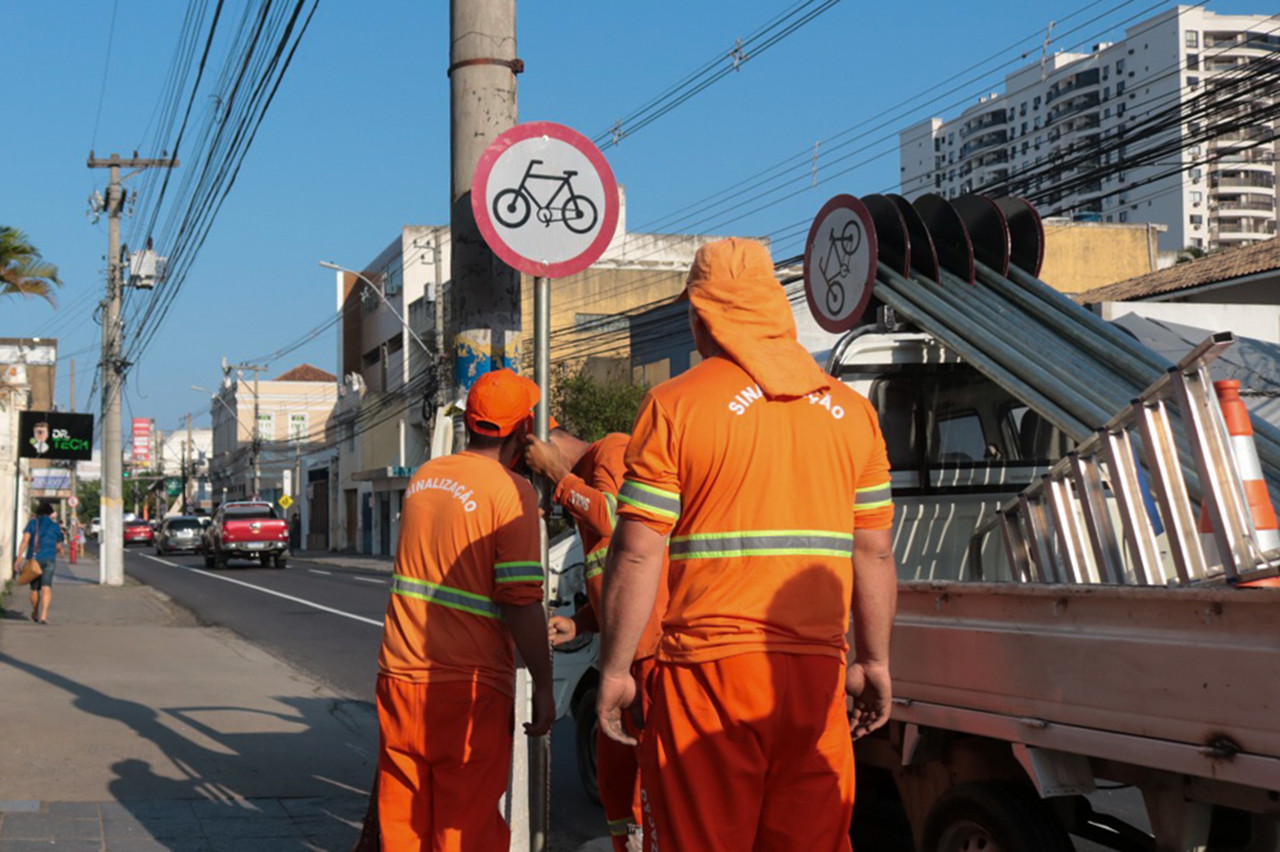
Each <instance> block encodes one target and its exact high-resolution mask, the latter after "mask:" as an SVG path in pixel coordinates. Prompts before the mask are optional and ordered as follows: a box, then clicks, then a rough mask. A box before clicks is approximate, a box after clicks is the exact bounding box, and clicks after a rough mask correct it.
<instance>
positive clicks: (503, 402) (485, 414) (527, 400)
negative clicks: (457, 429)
mask: <svg viewBox="0 0 1280 852" xmlns="http://www.w3.org/2000/svg"><path fill="white" fill-rule="evenodd" d="M541 396H542V394H541V392H539V390H538V386H537V385H536V384H534V383H533V382H531V381H529V380H528V379H526V378H524V377H523V376H517V375H516V374H515V373H514V372H512V371H511V370H494V371H492V372H489V373H485V374H484V375H483V376H481V377H480V378H479V379H478V380H476V383H475V384H474V385H472V386H471V391H470V392H469V393H468V394H467V415H466V420H467V428H468V429H470V430H471V431H472V432H475V433H477V434H480V435H490V436H493V437H495V438H505V437H506V436H507V435H510V434H511V433H512V432H514V431H515V430H516V427H517V426H519V425H520V424H522V423H524V422H525V421H526V420H528V419H529V414H530V412H531V411H532V410H533V407H534V406H535V405H537V404H538V400H539V399H540V398H541Z"/></svg>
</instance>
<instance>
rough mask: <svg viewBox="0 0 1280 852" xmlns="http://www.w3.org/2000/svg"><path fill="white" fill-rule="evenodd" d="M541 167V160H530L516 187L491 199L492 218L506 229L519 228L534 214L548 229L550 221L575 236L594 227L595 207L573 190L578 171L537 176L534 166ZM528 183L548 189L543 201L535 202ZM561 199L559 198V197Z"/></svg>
mask: <svg viewBox="0 0 1280 852" xmlns="http://www.w3.org/2000/svg"><path fill="white" fill-rule="evenodd" d="M542 164H543V161H542V160H530V161H529V165H528V167H527V168H526V169H525V170H524V177H523V178H521V179H520V185H519V186H517V187H515V188H513V189H504V190H502V191H501V192H499V193H498V194H497V195H495V196H494V197H493V218H495V219H497V220H498V222H499V223H501V224H502V225H504V226H505V227H508V228H519V227H521V226H523V225H524V223H525V222H528V221H529V214H530V213H531V212H533V211H535V210H536V211H537V218H538V221H539V222H541V223H542V224H543V225H545V226H546V227H548V228H550V227H551V223H553V222H563V223H564V226H565V227H566V228H568V229H569V230H570V231H573V232H574V233H575V234H585V233H587V232H588V231H590V230H591V229H592V228H594V227H595V226H596V219H598V218H599V216H600V214H599V211H597V210H596V204H595V202H594V201H592V200H591V199H590V198H587V196H585V195H580V194H578V193H576V192H574V191H573V179H574V178H575V177H577V174H578V172H577V171H576V170H574V169H565V170H564V171H563V172H561V173H560V174H558V175H554V174H540V173H538V172H535V171H534V170H533V169H534V166H540V165H542ZM530 181H540V183H538V184H537V186H539V188H544V189H550V192H551V194H550V195H546V196H545V197H546V201H541V200H539V198H538V196H537V195H535V194H534V191H533V189H532V187H530ZM561 196H563V198H562V197H561Z"/></svg>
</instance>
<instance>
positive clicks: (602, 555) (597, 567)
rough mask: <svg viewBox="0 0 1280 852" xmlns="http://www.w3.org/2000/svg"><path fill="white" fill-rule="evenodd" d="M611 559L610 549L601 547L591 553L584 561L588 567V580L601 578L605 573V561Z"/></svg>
mask: <svg viewBox="0 0 1280 852" xmlns="http://www.w3.org/2000/svg"><path fill="white" fill-rule="evenodd" d="M608 558H609V548H607V547H601V548H597V549H596V550H593V551H591V552H590V553H588V554H587V557H586V558H585V559H583V560H582V562H583V565H585V566H586V569H587V570H586V578H587V579H588V580H590V579H592V578H594V577H599V576H600V575H601V574H603V573H604V563H605V560H606V559H608Z"/></svg>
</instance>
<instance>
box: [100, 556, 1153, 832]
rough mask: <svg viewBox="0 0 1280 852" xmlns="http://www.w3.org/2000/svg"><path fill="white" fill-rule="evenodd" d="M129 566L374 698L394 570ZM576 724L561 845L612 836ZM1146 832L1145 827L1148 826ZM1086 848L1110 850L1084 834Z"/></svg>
mask: <svg viewBox="0 0 1280 852" xmlns="http://www.w3.org/2000/svg"><path fill="white" fill-rule="evenodd" d="M125 570H126V571H127V573H128V574H129V575H130V576H131V577H133V578H134V579H136V580H139V581H141V582H143V583H146V584H147V585H149V586H152V587H153V588H156V589H158V590H160V591H162V592H164V593H165V594H166V595H168V596H169V597H170V598H172V599H173V600H174V602H176V603H178V604H179V605H181V606H183V607H185V608H186V609H188V610H190V611H191V612H192V613H194V614H195V616H196V617H197V618H198V619H199V620H200V621H201V622H202V623H204V624H209V625H215V626H219V627H223V628H226V629H229V630H232V631H234V632H235V633H237V634H238V635H239V636H241V637H242V638H244V639H246V640H247V641H249V642H252V643H253V644H255V645H257V646H258V647H260V648H262V649H264V650H266V651H267V652H269V653H271V654H273V655H275V656H276V657H278V658H280V659H282V660H284V661H286V662H288V663H289V664H291V665H292V666H294V667H296V668H298V669H301V670H302V671H304V672H306V673H307V674H309V675H310V676H311V677H313V678H315V679H317V680H319V681H321V682H323V683H325V684H326V685H328V686H329V687H331V688H332V689H334V690H335V691H337V692H338V693H340V694H342V695H344V696H346V697H348V698H351V699H353V700H357V701H367V702H369V703H370V704H372V703H373V689H374V679H375V675H376V673H377V658H378V647H379V644H380V641H381V635H382V634H381V629H382V617H383V613H384V611H385V609H386V603H387V595H388V594H389V589H388V581H389V575H388V574H387V573H385V572H378V571H370V570H367V569H361V568H357V567H344V566H340V565H333V564H330V563H328V562H325V563H317V562H309V561H307V560H306V559H299V558H296V557H295V558H293V559H291V560H290V561H289V567H288V568H286V569H284V570H283V571H280V570H275V569H271V568H261V567H259V566H258V564H257V563H255V562H248V561H232V562H231V564H230V565H229V566H228V567H227V568H226V569H225V570H221V571H219V570H212V569H205V567H204V562H203V559H202V558H201V557H199V556H195V555H191V556H166V557H163V558H160V557H156V556H154V555H153V552H152V551H151V550H150V549H149V548H148V549H146V550H142V549H128V550H126V551H125ZM572 725H573V721H572V719H568V718H566V719H562V720H561V721H560V722H559V723H557V725H556V727H555V729H554V730H553V732H552V768H551V772H552V840H553V843H554V846H555V848H556V849H573V848H575V847H576V845H577V844H580V843H583V842H586V841H587V840H591V839H593V838H597V837H601V836H603V834H604V831H603V826H604V817H603V813H602V812H601V810H600V808H599V806H598V805H596V804H595V803H593V802H592V801H591V800H590V799H589V798H588V797H587V795H586V792H585V790H584V789H583V786H582V784H581V782H580V781H579V779H578V774H577V767H576V763H575V756H574V745H573V727H572ZM1092 798H1094V800H1095V805H1097V806H1101V807H1102V808H1103V809H1105V810H1109V811H1112V812H1119V813H1121V814H1122V815H1123V816H1125V817H1126V818H1128V819H1130V820H1133V821H1135V822H1137V823H1139V824H1143V823H1144V820H1143V819H1142V814H1141V808H1140V805H1139V803H1138V802H1137V801H1135V798H1136V794H1135V793H1134V791H1131V790H1130V791H1119V792H1114V793H1107V794H1097V795H1095V796H1094V797H1092ZM1143 827H1144V828H1145V825H1144V826H1143ZM868 828H869V829H870V830H868V831H866V832H864V834H863V837H862V843H861V844H860V846H859V848H860V849H863V850H866V852H900V849H901V848H902V843H901V840H900V839H899V837H898V835H896V834H894V833H892V832H883V831H882V830H881V829H880V827H879V826H878V825H877V826H876V827H874V828H872V827H870V826H869V827H868ZM1074 846H1075V848H1076V850H1077V852H1095V850H1098V852H1101V849H1102V847H1099V846H1097V845H1094V844H1092V843H1089V842H1087V841H1083V840H1080V839H1078V838H1076V839H1075V840H1074Z"/></svg>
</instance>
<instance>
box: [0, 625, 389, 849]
mask: <svg viewBox="0 0 1280 852" xmlns="http://www.w3.org/2000/svg"><path fill="white" fill-rule="evenodd" d="M8 615H9V614H8V613H6V617H8ZM0 664H3V665H7V666H11V667H13V668H14V669H16V670H18V671H21V672H25V673H26V674H28V675H30V676H31V677H34V678H38V679H40V680H42V681H44V682H46V683H48V684H51V685H53V686H56V687H58V688H59V689H62V690H64V691H65V692H66V693H68V694H69V695H70V696H72V697H73V705H74V706H75V707H76V708H77V709H79V710H81V711H83V712H85V713H91V714H93V715H96V716H99V717H102V718H106V719H111V720H114V721H117V722H119V723H121V724H123V725H126V726H128V727H129V728H130V729H132V730H133V731H134V732H135V733H136V734H137V735H138V736H140V737H143V738H145V739H147V740H149V741H151V742H152V743H154V744H155V745H156V746H157V747H158V748H159V749H160V750H161V751H162V752H163V753H164V754H165V755H166V756H167V757H168V758H169V759H170V760H171V761H172V763H173V765H174V766H176V767H178V769H179V771H180V773H181V775H182V777H181V778H171V777H165V776H162V775H160V774H157V772H156V771H155V770H154V768H153V766H152V765H151V763H149V762H148V761H145V760H139V759H125V760H120V761H117V762H116V763H114V764H112V765H111V771H112V772H113V773H114V775H115V777H114V778H113V779H112V780H111V781H110V782H109V784H108V789H109V790H110V792H111V794H112V796H113V798H114V799H115V800H116V801H115V802H113V803H107V804H103V805H102V806H101V811H102V820H103V830H104V834H105V838H104V839H105V840H106V848H107V849H109V850H110V849H130V850H132V849H140V850H141V849H148V850H149V849H170V850H182V852H188V850H190V852H220V850H223V849H226V850H237V852H251V850H256V849H264V850H265V849H271V850H290V849H311V850H315V849H320V850H347V849H350V847H351V845H352V843H353V842H354V841H355V838H356V836H357V835H358V833H359V828H360V820H361V818H362V817H363V813H364V807H365V797H366V796H367V790H362V789H358V788H355V787H352V786H350V785H349V784H347V783H344V782H342V781H340V780H336V779H333V778H329V777H326V775H325V771H326V769H327V768H328V767H331V766H333V762H334V761H333V754H334V750H335V749H337V750H349V751H350V752H354V753H355V754H357V755H360V756H367V755H368V753H369V746H368V743H367V742H365V741H364V738H363V737H362V736H361V734H360V731H359V730H358V725H357V721H358V719H359V717H360V716H361V715H362V714H367V713H372V712H373V709H372V705H371V704H370V703H368V702H356V701H346V700H341V699H330V698H299V697H296V696H292V697H280V698H276V699H275V700H276V701H278V702H280V703H281V704H284V705H286V706H288V707H290V708H291V709H292V710H293V711H294V712H280V713H275V712H270V711H264V710H261V709H249V708H243V707H236V706H231V705H228V706H206V707H173V708H165V709H163V710H160V711H157V710H155V709H153V708H151V707H148V706H146V705H144V704H141V703H138V702H136V701H131V700H129V699H126V698H119V697H116V696H113V695H109V694H107V693H105V692H102V691H101V690H98V689H94V688H92V687H89V686H86V685H84V684H82V683H79V682H76V681H74V680H72V679H70V678H67V677H65V676H63V675H60V674H58V673H56V672H53V671H50V670H48V669H46V668H42V667H40V666H36V665H32V664H30V663H27V662H24V661H22V660H18V659H15V658H14V657H12V656H10V655H8V654H4V653H0ZM264 717H265V719H266V720H268V721H269V722H270V723H271V724H272V726H273V727H274V728H276V730H270V731H264V730H261V727H262V726H261V724H260V722H261V721H262V719H263V718H264ZM335 720H336V721H337V722H338V723H339V726H340V727H339V729H340V730H342V731H345V734H343V735H341V736H339V737H337V738H335V737H334V736H333V731H334V724H333V723H334V721H335ZM184 727H185V728H186V729H188V730H190V731H191V732H193V734H194V736H187V735H184V734H183V733H180V730H179V729H181V728H184ZM281 727H284V728H286V729H292V730H285V731H281V730H279V729H280V728H281ZM201 740H203V741H204V742H201ZM367 774H368V776H369V777H372V770H370V771H369V772H368V773H367ZM277 779H279V781H280V782H283V783H277ZM286 779H292V781H286ZM293 781H301V784H300V785H299V784H298V783H293ZM282 786H283V787H288V788H292V789H297V788H298V787H299V786H302V787H304V788H308V789H311V790H314V791H316V792H317V793H318V794H317V795H309V796H298V797H294V798H279V797H274V796H270V795H264V791H266V790H269V789H272V788H279V787H282ZM326 791H327V792H326ZM157 844H158V845H157Z"/></svg>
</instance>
